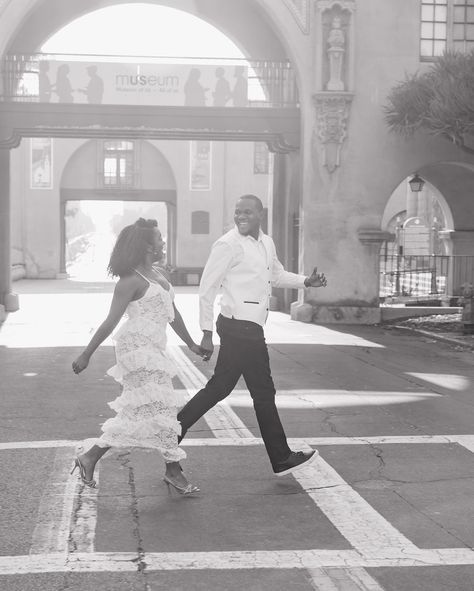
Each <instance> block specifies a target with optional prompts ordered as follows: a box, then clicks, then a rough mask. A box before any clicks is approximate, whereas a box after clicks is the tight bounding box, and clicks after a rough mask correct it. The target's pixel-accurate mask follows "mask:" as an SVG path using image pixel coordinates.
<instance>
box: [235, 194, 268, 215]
mask: <svg viewBox="0 0 474 591" xmlns="http://www.w3.org/2000/svg"><path fill="white" fill-rule="evenodd" d="M241 199H251V200H252V201H254V202H255V203H256V204H257V209H258V210H259V211H263V203H262V202H261V200H260V199H259V198H258V197H257V195H252V194H248V195H242V196H241V197H239V199H238V200H239V201H240V200H241Z"/></svg>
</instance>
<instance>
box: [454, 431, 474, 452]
mask: <svg viewBox="0 0 474 591" xmlns="http://www.w3.org/2000/svg"><path fill="white" fill-rule="evenodd" d="M449 437H450V440H451V441H452V442H453V443H458V444H459V445H462V446H463V447H465V448H466V449H468V450H469V451H471V452H473V453H474V435H450V436H449Z"/></svg>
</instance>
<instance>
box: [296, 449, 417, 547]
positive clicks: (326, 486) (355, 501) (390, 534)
mask: <svg viewBox="0 0 474 591" xmlns="http://www.w3.org/2000/svg"><path fill="white" fill-rule="evenodd" d="M292 476H293V477H294V478H295V480H296V481H297V482H299V484H300V485H301V486H302V487H303V489H304V490H305V491H306V493H307V494H308V496H309V497H310V498H311V499H313V501H314V502H315V503H316V505H317V506H318V507H319V509H321V511H322V512H323V513H324V514H325V515H326V517H327V518H328V519H329V520H330V521H331V523H332V524H333V525H334V526H335V527H336V528H337V529H338V530H339V531H340V533H341V534H342V535H343V536H344V537H345V538H346V540H347V541H348V542H349V543H350V544H351V546H353V547H354V548H355V549H356V550H358V551H359V552H361V553H363V554H364V553H366V552H369V553H370V552H376V551H379V552H380V550H381V549H389V550H390V551H392V550H397V551H403V552H413V551H415V550H417V546H415V544H413V543H412V542H410V540H409V539H408V538H406V537H405V536H404V535H403V534H401V533H400V532H399V531H398V530H397V529H396V528H395V527H393V526H392V525H391V524H390V523H389V522H388V521H387V520H386V519H384V518H383V517H382V516H381V515H380V513H378V512H377V511H376V510H375V509H374V508H373V507H372V506H371V505H369V503H368V502H367V501H366V500H365V499H363V498H362V497H361V496H360V495H359V493H357V492H356V491H355V490H354V489H353V488H352V487H351V486H350V485H349V484H347V482H346V481H345V480H344V479H343V478H342V477H341V476H340V475H339V474H338V473H337V472H336V470H334V468H332V467H331V466H330V465H329V464H328V463H327V462H325V461H324V460H323V459H322V458H321V457H320V456H318V457H317V458H315V459H314V460H313V461H312V462H311V464H310V465H309V466H306V467H304V468H301V469H300V470H297V471H295V472H293V474H292Z"/></svg>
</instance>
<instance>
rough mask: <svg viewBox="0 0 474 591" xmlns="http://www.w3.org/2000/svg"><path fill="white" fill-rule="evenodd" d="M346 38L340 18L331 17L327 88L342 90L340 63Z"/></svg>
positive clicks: (342, 59) (342, 58)
mask: <svg viewBox="0 0 474 591" xmlns="http://www.w3.org/2000/svg"><path fill="white" fill-rule="evenodd" d="M345 45H346V39H345V35H344V31H343V30H342V28H341V19H340V17H338V16H335V17H334V18H333V19H332V23H331V30H330V31H329V35H328V46H329V47H328V50H327V51H328V59H329V82H328V83H327V90H334V91H343V90H344V81H343V79H342V64H343V61H344V53H345Z"/></svg>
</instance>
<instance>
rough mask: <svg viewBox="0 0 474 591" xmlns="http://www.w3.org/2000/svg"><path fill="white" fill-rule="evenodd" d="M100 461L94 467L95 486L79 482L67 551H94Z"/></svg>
mask: <svg viewBox="0 0 474 591" xmlns="http://www.w3.org/2000/svg"><path fill="white" fill-rule="evenodd" d="M99 474H100V462H98V463H97V465H96V467H95V469H94V479H95V481H96V482H97V488H89V487H88V486H85V485H84V484H82V483H80V484H79V491H80V492H79V496H78V497H76V504H75V507H74V515H73V519H72V520H71V531H70V536H69V552H70V553H71V554H72V553H76V552H94V550H95V530H96V526H97V497H98V495H99Z"/></svg>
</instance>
